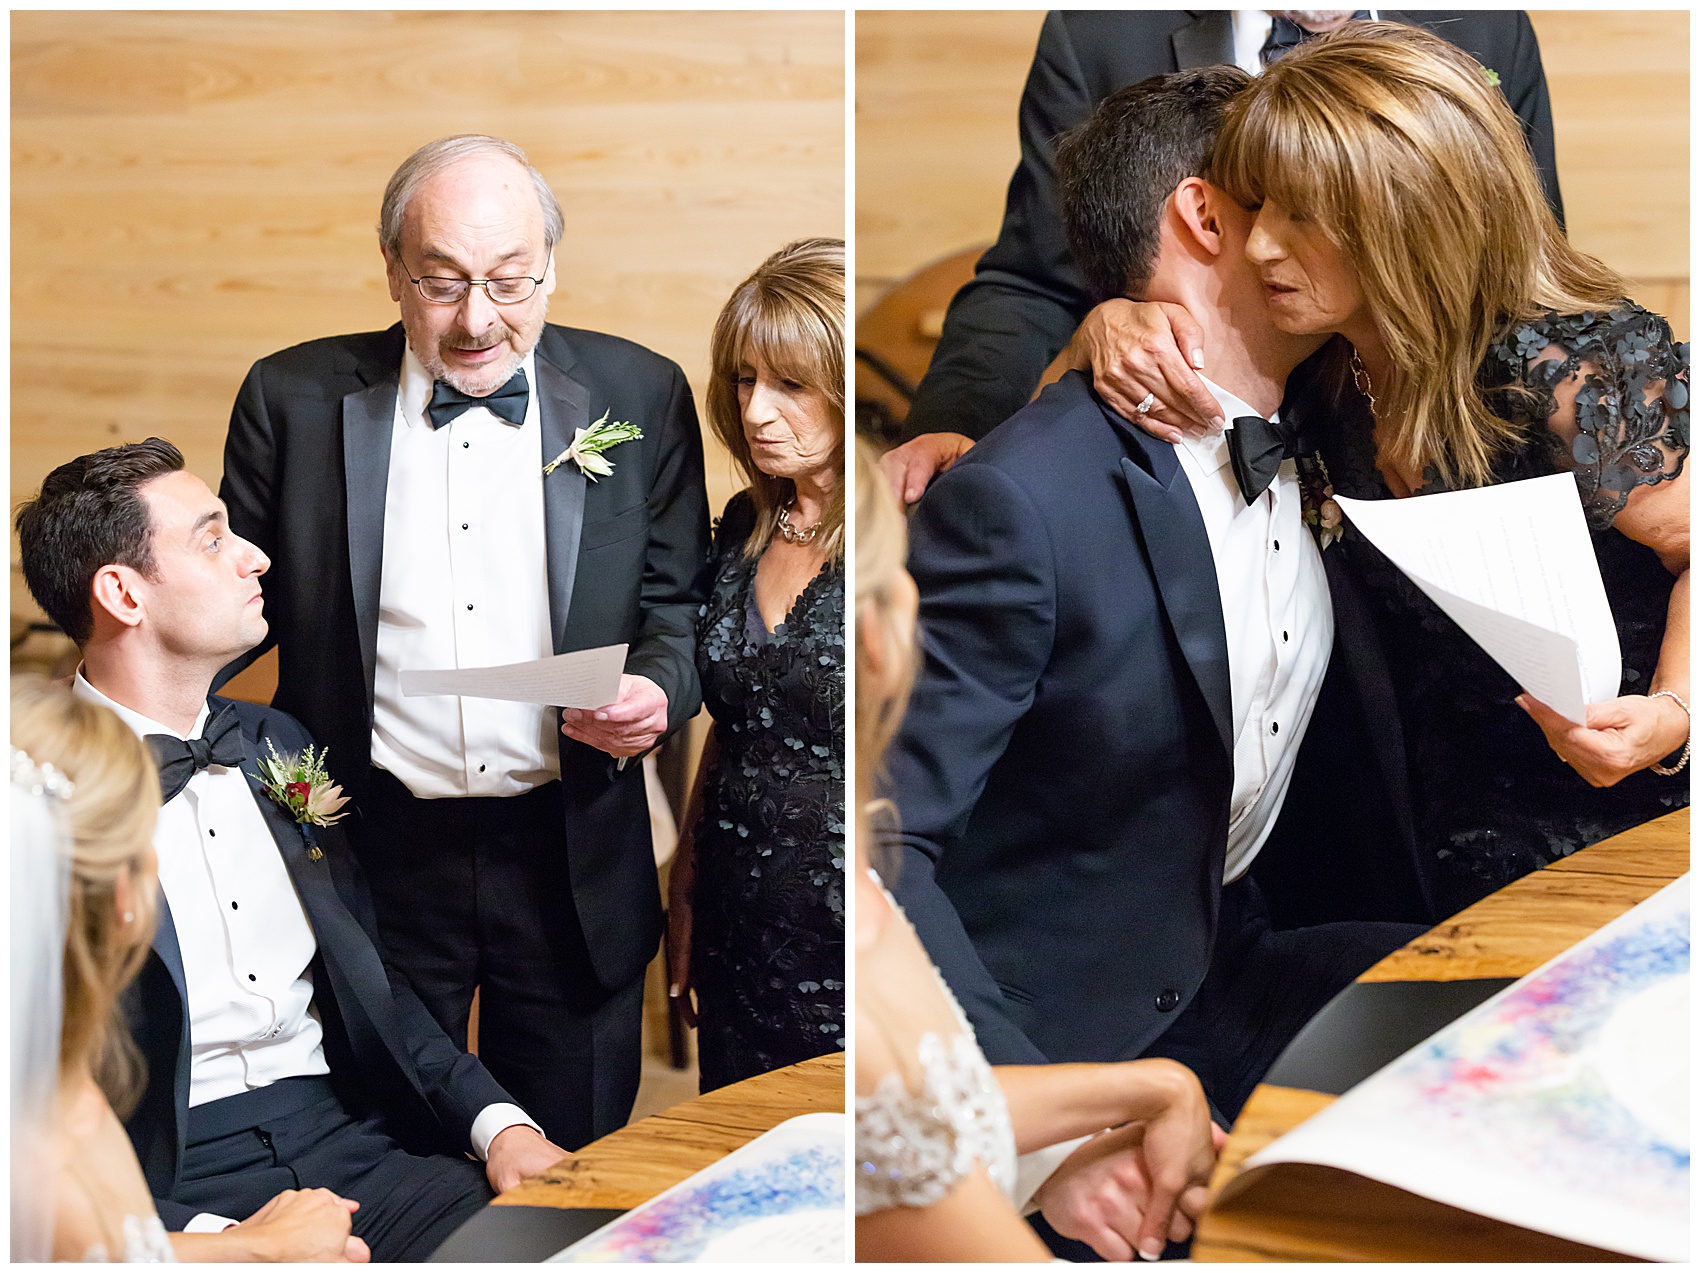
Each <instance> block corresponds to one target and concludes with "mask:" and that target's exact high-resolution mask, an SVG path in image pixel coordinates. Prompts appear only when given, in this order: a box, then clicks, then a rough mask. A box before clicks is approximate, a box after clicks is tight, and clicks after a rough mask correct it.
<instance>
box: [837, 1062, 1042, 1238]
mask: <svg viewBox="0 0 1700 1273" xmlns="http://www.w3.org/2000/svg"><path fill="white" fill-rule="evenodd" d="M916 1052H917V1060H918V1061H919V1062H920V1074H921V1086H920V1090H919V1091H914V1092H911V1091H910V1090H909V1088H908V1086H907V1085H906V1084H905V1083H904V1081H903V1077H902V1076H901V1075H900V1074H897V1073H895V1072H893V1073H889V1074H886V1075H884V1076H883V1077H881V1079H880V1081H879V1083H878V1084H877V1085H876V1086H875V1088H874V1091H873V1094H872V1095H871V1096H865V1097H864V1096H858V1097H857V1098H856V1214H857V1215H866V1214H867V1213H868V1212H870V1211H882V1210H884V1209H885V1208H887V1207H926V1206H931V1205H932V1204H933V1203H935V1202H937V1201H938V1200H939V1199H940V1198H942V1197H944V1196H945V1194H947V1193H949V1192H950V1190H951V1189H952V1188H953V1187H954V1186H955V1185H956V1182H957V1181H959V1180H961V1179H962V1178H963V1177H964V1176H966V1175H967V1174H968V1173H969V1172H971V1171H972V1170H973V1169H974V1165H975V1163H981V1164H983V1165H984V1166H985V1168H986V1170H987V1173H988V1174H989V1175H990V1176H991V1178H992V1183H993V1184H995V1185H997V1187H998V1188H999V1189H1001V1190H1002V1191H1003V1193H1004V1194H1005V1196H1008V1195H1009V1194H1010V1192H1011V1191H1012V1190H1013V1189H1014V1188H1015V1136H1014V1133H1013V1132H1012V1131H1011V1129H1010V1124H1009V1110H1008V1108H1007V1107H1006V1106H1005V1105H1004V1098H1003V1091H1002V1089H1000V1088H999V1087H998V1084H997V1079H996V1078H995V1077H994V1076H993V1075H992V1070H991V1067H990V1066H989V1065H987V1064H986V1058H985V1056H984V1055H983V1054H982V1053H981V1051H980V1049H979V1046H978V1045H977V1044H976V1043H975V1042H974V1039H973V1036H972V1035H969V1034H958V1035H955V1036H954V1037H952V1038H951V1040H950V1041H949V1042H948V1043H947V1042H946V1041H945V1040H943V1039H941V1038H939V1036H938V1035H936V1034H927V1035H923V1036H922V1038H921V1041H920V1044H919V1046H918V1047H917V1049H916Z"/></svg>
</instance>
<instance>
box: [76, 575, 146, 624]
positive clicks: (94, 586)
mask: <svg viewBox="0 0 1700 1273" xmlns="http://www.w3.org/2000/svg"><path fill="white" fill-rule="evenodd" d="M141 582H142V576H141V574H140V573H139V572H138V571H136V570H134V569H132V568H131V567H129V566H120V565H118V564H116V563H113V564H110V565H105V566H102V567H101V568H100V569H99V570H97V571H95V572H94V580H93V581H92V582H91V583H90V584H89V601H90V603H91V606H90V608H91V610H92V611H93V617H94V622H95V626H96V627H99V626H101V623H102V619H103V617H104V618H105V620H106V622H116V623H118V624H119V625H120V626H122V627H126V628H133V627H136V626H137V625H138V624H140V623H141V621H142V617H143V615H144V614H145V613H146V609H147V607H146V605H145V604H144V603H143V600H142V598H141V596H140V592H141V589H140V588H139V586H138V585H139V584H140V583H141Z"/></svg>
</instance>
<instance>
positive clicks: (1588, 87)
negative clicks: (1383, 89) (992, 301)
mask: <svg viewBox="0 0 1700 1273" xmlns="http://www.w3.org/2000/svg"><path fill="white" fill-rule="evenodd" d="M1042 16H1043V15H1042V14H1040V13H1038V12H997V13H985V12H972V11H950V12H908V13H905V12H895V11H885V12H869V13H860V14H858V15H857V18H856V119H857V128H856V204H857V206H856V236H857V247H856V255H857V261H856V269H857V279H856V298H857V304H858V306H859V307H860V308H866V307H867V306H868V305H869V304H871V303H872V302H873V301H874V300H876V299H878V297H879V295H880V294H881V293H882V292H883V291H884V290H885V288H887V287H889V286H890V285H891V283H893V282H895V281H896V280H897V279H899V278H902V277H903V276H904V275H906V274H908V273H909V272H910V271H912V270H915V269H918V268H920V267H921V266H923V265H925V264H927V263H928V262H930V261H933V260H935V259H937V258H939V257H941V256H946V255H948V254H950V253H952V252H955V251H957V250H959V249H961V248H965V247H968V246H970V245H972V244H976V243H989V242H990V241H991V240H992V239H994V238H996V237H997V230H998V222H999V220H1000V218H1001V215H1002V211H1003V197H1004V189H1005V187H1006V185H1007V184H1008V182H1009V176H1010V173H1011V172H1012V171H1013V170H1014V168H1015V163H1016V159H1017V154H1018V151H1017V147H1016V131H1015V118H1016V106H1017V103H1018V101H1019V99H1020V95H1021V85H1022V81H1023V79H1024V78H1025V77H1026V73H1027V67H1028V64H1029V63H1030V62H1031V61H1032V58H1033V48H1034V45H1035V43H1036V41H1037V39H1038V34H1039V24H1040V21H1041V19H1042ZM1530 17H1531V20H1532V21H1533V23H1534V26H1535V31H1536V35H1537V37H1538V38H1539V40H1540V42H1541V52H1542V59H1543V61H1544V63H1545V65H1546V69H1547V81H1548V87H1549V88H1550V90H1551V93H1552V102H1553V116H1554V124H1553V126H1554V131H1555V134H1556V147H1557V152H1558V169H1559V180H1560V183H1561V185H1562V187H1563V190H1564V200H1565V208H1566V213H1567V217H1568V222H1569V228H1570V234H1571V238H1572V240H1573V241H1574V242H1575V243H1576V244H1577V245H1578V246H1579V247H1581V248H1583V249H1584V250H1586V251H1588V252H1592V253H1595V254H1596V255H1598V256H1600V257H1602V258H1603V259H1604V260H1606V261H1607V262H1608V263H1609V264H1611V265H1612V266H1613V267H1615V268H1616V269H1618V270H1621V271H1623V272H1624V273H1625V274H1627V275H1628V276H1629V277H1630V278H1632V279H1634V280H1635V281H1636V291H1637V294H1638V295H1639V296H1640V297H1642V298H1643V299H1644V300H1645V301H1646V302H1647V303H1648V304H1650V305H1653V306H1655V307H1658V308H1662V309H1663V312H1665V313H1668V314H1669V315H1670V317H1671V319H1672V321H1673V322H1674V323H1675V324H1676V326H1677V329H1678V331H1679V333H1682V334H1683V335H1684V336H1685V337H1686V333H1687V331H1688V316H1687V309H1688V14H1687V13H1686V12H1683V11H1629V12H1607V11H1600V10H1554V11H1539V12H1533V13H1531V15H1530Z"/></svg>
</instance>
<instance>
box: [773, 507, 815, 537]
mask: <svg viewBox="0 0 1700 1273" xmlns="http://www.w3.org/2000/svg"><path fill="white" fill-rule="evenodd" d="M794 502H795V501H793V503H794ZM820 527H821V524H820V523H819V522H816V523H815V524H814V525H813V526H810V527H809V528H808V529H807V530H798V529H797V528H796V527H795V526H793V525H792V524H791V505H790V504H787V505H786V506H785V507H784V508H782V509H780V510H779V536H780V538H781V539H783V540H784V541H785V542H786V543H788V544H812V543H814V542H815V536H816V535H818V534H820Z"/></svg>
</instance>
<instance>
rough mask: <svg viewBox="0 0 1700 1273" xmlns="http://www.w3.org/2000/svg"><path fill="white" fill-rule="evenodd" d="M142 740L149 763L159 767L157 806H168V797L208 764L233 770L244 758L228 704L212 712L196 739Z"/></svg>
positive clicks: (161, 736)
mask: <svg viewBox="0 0 1700 1273" xmlns="http://www.w3.org/2000/svg"><path fill="white" fill-rule="evenodd" d="M142 741H143V742H145V743H147V745H148V750H149V751H150V752H152V753H153V762H154V764H155V765H157V766H158V767H159V787H160V803H161V804H169V803H170V802H171V799H172V797H174V796H175V795H176V794H177V793H178V792H179V791H182V790H183V788H184V787H187V786H188V785H189V779H191V778H193V777H194V776H195V775H196V774H198V773H200V771H201V770H203V769H205V768H206V767H207V766H208V765H224V766H226V767H227V768H231V769H234V768H235V767H236V766H237V765H240V764H241V763H242V762H243V761H244V760H246V759H247V758H248V751H247V748H246V747H245V746H244V744H243V742H242V730H241V728H240V724H239V722H238V721H237V719H236V709H235V708H234V707H231V706H229V705H228V704H227V705H225V706H224V707H221V708H219V709H218V711H216V712H214V713H213V715H212V716H211V718H209V719H208V721H207V727H206V729H204V730H202V731H201V736H200V737H199V738H190V739H182V738H175V737H173V736H172V735H170V734H148V735H146V736H145V737H144V738H143V739H142Z"/></svg>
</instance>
